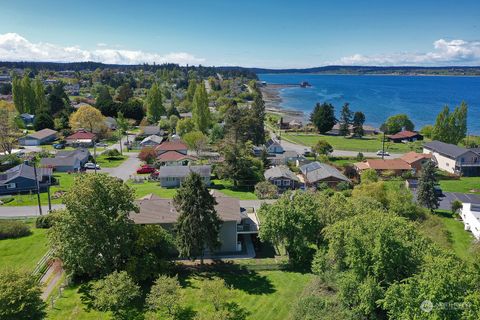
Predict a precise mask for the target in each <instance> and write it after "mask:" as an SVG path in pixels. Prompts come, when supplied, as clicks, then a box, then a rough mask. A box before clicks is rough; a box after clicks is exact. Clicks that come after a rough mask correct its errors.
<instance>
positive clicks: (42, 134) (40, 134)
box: [27, 128, 57, 140]
mask: <svg viewBox="0 0 480 320" xmlns="http://www.w3.org/2000/svg"><path fill="white" fill-rule="evenodd" d="M56 134H57V131H55V130H52V129H48V128H45V129H42V130H40V131H37V132H34V133H31V134H29V135H27V137H28V138H34V139H39V140H41V139H45V138H48V137H50V136H53V135H56Z"/></svg>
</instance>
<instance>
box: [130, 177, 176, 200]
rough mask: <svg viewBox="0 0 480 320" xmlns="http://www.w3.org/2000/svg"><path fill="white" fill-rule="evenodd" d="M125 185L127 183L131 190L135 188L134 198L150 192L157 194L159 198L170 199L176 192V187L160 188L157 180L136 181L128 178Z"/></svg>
mask: <svg viewBox="0 0 480 320" xmlns="http://www.w3.org/2000/svg"><path fill="white" fill-rule="evenodd" d="M127 185H129V186H130V187H131V188H132V189H133V190H135V198H141V197H144V196H146V195H147V194H150V193H152V194H154V195H157V196H159V197H160V198H166V199H172V198H173V197H174V196H175V194H176V193H177V189H173V188H171V189H167V188H162V187H161V186H160V183H159V182H153V181H144V182H139V183H136V182H133V181H132V180H129V181H127Z"/></svg>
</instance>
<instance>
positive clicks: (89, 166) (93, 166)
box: [83, 162, 100, 170]
mask: <svg viewBox="0 0 480 320" xmlns="http://www.w3.org/2000/svg"><path fill="white" fill-rule="evenodd" d="M83 167H84V168H85V169H97V170H98V169H100V166H99V165H98V164H95V163H93V162H87V163H85V165H84V166H83Z"/></svg>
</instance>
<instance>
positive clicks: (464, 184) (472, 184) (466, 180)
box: [439, 177, 480, 194]
mask: <svg viewBox="0 0 480 320" xmlns="http://www.w3.org/2000/svg"><path fill="white" fill-rule="evenodd" d="M439 183H440V187H441V188H442V190H443V191H447V192H462V193H477V194H480V177H462V178H460V179H458V180H439ZM472 190H476V192H472Z"/></svg>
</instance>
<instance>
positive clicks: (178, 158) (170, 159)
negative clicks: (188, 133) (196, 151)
mask: <svg viewBox="0 0 480 320" xmlns="http://www.w3.org/2000/svg"><path fill="white" fill-rule="evenodd" d="M195 160H197V158H196V157H194V156H189V155H186V154H183V153H180V152H178V151H167V152H164V153H162V154H160V155H159V156H158V157H157V161H158V162H160V164H162V165H187V164H188V162H189V161H195Z"/></svg>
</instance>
